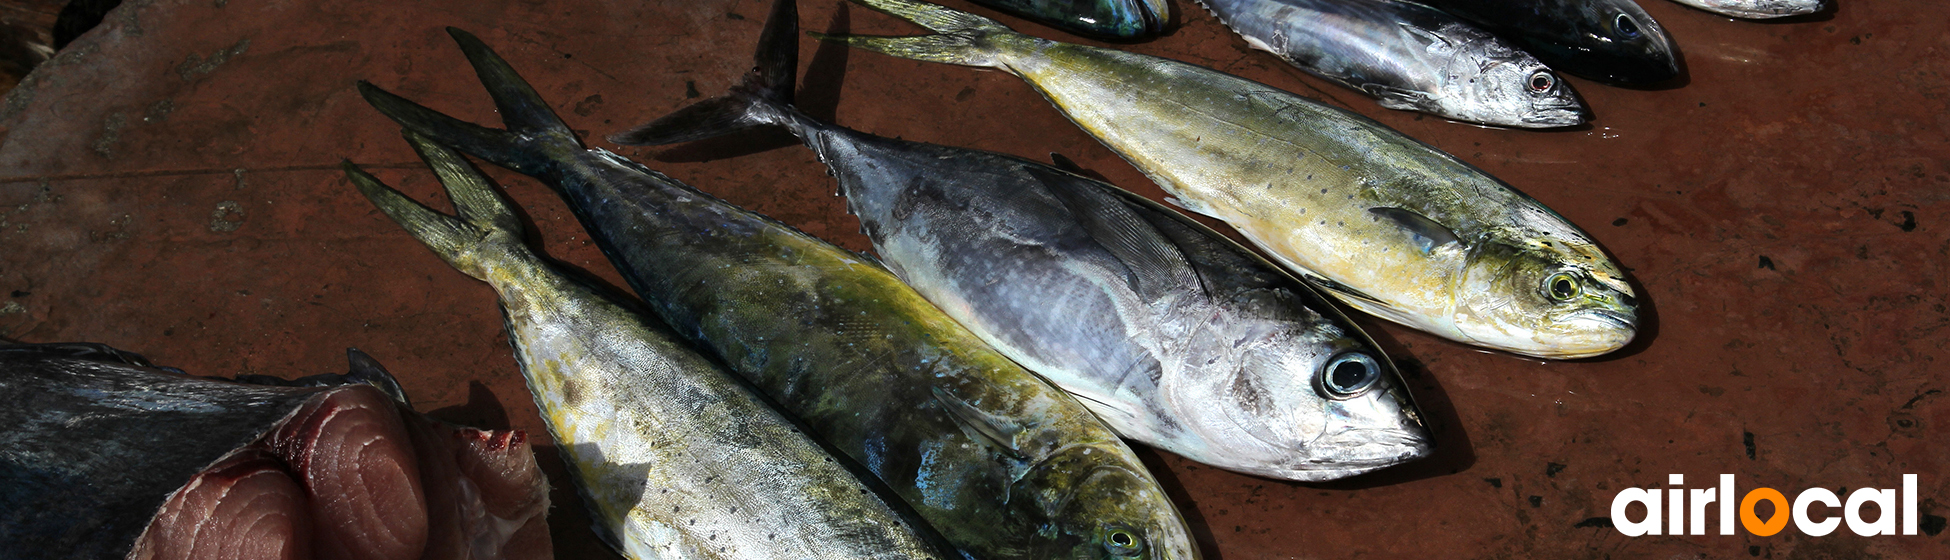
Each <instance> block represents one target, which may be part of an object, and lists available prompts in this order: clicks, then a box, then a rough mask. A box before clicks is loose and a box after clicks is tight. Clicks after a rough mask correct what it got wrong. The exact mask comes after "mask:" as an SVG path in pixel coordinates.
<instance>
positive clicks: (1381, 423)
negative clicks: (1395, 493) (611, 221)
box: [612, 21, 1431, 480]
mask: <svg viewBox="0 0 1950 560" xmlns="http://www.w3.org/2000/svg"><path fill="white" fill-rule="evenodd" d="M766 30H767V33H774V34H777V35H774V36H768V37H767V40H764V41H761V42H760V44H761V45H764V46H766V47H768V48H781V49H796V48H797V46H798V45H797V43H795V42H793V41H791V39H792V38H793V37H794V36H795V35H796V31H795V29H794V27H793V26H792V25H790V21H785V22H780V24H777V25H772V26H768V27H767V28H766ZM793 54H794V53H791V52H773V53H766V52H761V53H759V56H758V57H757V64H758V65H759V69H758V70H755V71H754V73H753V74H752V77H751V78H749V79H748V80H747V82H746V83H747V84H757V85H760V86H761V87H744V88H739V89H738V90H736V91H734V92H733V93H732V94H730V95H727V96H724V97H720V98H716V99H711V100H706V101H704V102H701V103H699V104H696V105H693V106H692V107H693V108H689V109H685V110H680V111H678V112H677V113H674V114H672V115H670V116H668V117H665V118H663V119H660V120H658V121H657V122H653V123H650V124H648V125H644V126H643V127H639V128H637V129H636V130H632V131H630V132H627V133H624V134H620V135H617V136H615V137H613V138H612V140H614V141H616V142H618V143H621V144H664V143H668V142H667V141H666V140H667V139H670V138H696V137H698V136H699V135H706V136H708V135H711V134H716V133H728V132H731V131H734V130H738V129H740V128H741V127H739V126H731V125H729V123H766V124H770V125H775V126H783V127H786V128H789V129H790V130H792V131H793V132H794V133H795V134H797V135H798V136H799V137H800V138H802V139H804V140H805V142H806V145H807V146H808V147H810V148H812V149H813V150H815V151H816V152H817V153H818V154H819V157H820V160H822V161H824V162H826V164H827V165H828V166H830V168H831V169H832V171H833V174H834V176H835V177H837V178H838V180H839V183H840V191H841V192H842V193H844V194H845V195H846V197H847V203H848V207H849V209H850V210H851V211H852V212H853V213H854V214H855V215H858V216H859V217H860V222H861V224H862V225H863V226H864V228H865V230H866V232H867V235H868V236H869V237H870V238H871V239H872V240H873V244H874V249H875V250H876V251H877V252H878V254H879V255H880V258H881V259H882V260H883V261H884V262H886V264H887V267H888V268H889V269H890V270H892V271H893V272H894V274H895V275H897V276H899V277H900V278H901V280H903V281H906V282H907V284H908V285H910V286H913V287H914V289H915V290H916V291H919V292H920V293H921V294H922V295H924V296H926V297H927V298H928V300H929V301H931V302H933V303H935V304H936V305H937V306H939V307H940V308H941V309H942V310H943V311H945V312H947V313H948V314H949V315H950V316H952V317H954V318H955V320H956V321H959V322H960V323H961V324H963V325H966V326H968V327H969V329H970V330H972V331H974V332H975V334H976V335H978V336H980V337H981V338H982V340H983V341H985V342H988V343H989V345H991V346H994V347H995V348H996V349H997V350H999V351H1001V352H1002V353H1004V354H1007V355H1008V356H1009V358H1011V359H1013V360H1015V361H1016V362H1017V363H1020V364H1023V365H1024V366H1025V367H1028V368H1029V369H1030V370H1031V371H1035V372H1036V373H1038V374H1040V375H1042V376H1043V377H1044V378H1046V379H1049V380H1051V381H1053V382H1055V383H1056V384H1057V385H1059V386H1061V387H1063V388H1064V389H1065V390H1067V391H1069V392H1070V393H1071V394H1073V395H1076V396H1077V397H1078V398H1079V399H1080V400H1081V401H1082V402H1083V404H1084V405H1085V406H1088V407H1089V408H1090V410H1091V411H1092V412H1095V413H1096V414H1097V417H1099V418H1102V419H1103V420H1104V421H1105V422H1106V423H1108V424H1110V426H1111V427H1112V428H1115V429H1116V430H1117V431H1118V433H1120V434H1122V435H1123V436H1125V437H1127V438H1131V439H1135V440H1138V441H1141V442H1144V443H1146V444H1149V445H1153V446H1156V447H1160V448H1163V449H1166V450H1169V451H1172V452H1175V453H1178V454H1180V455H1183V456H1185V457H1187V458H1190V459H1192V460H1195V461H1199V462H1203V463H1206V464H1210V465H1214V466H1218V467H1221V468H1226V469H1231V470H1235V471H1240V472H1247V473H1252V474H1257V475H1262V476H1269V477H1276V478H1282V479H1289V480H1329V479H1334V478H1340V477H1345V476H1350V475H1354V474H1359V473H1363V472H1368V471H1371V470H1374V469H1378V468H1382V467H1386V466H1389V465H1393V464H1397V463H1400V462H1403V461H1408V460H1412V459H1415V458H1419V457H1422V456H1425V455H1427V454H1428V453H1429V452H1430V450H1431V447H1430V442H1429V440H1428V435H1427V431H1426V429H1425V428H1424V426H1423V425H1422V423H1421V420H1420V418H1419V415H1418V414H1417V412H1416V410H1415V407H1414V404H1413V403H1412V402H1411V400H1410V399H1409V396H1408V393H1407V389H1406V388H1405V387H1404V386H1403V384H1402V381H1401V379H1400V377H1399V375H1398V374H1397V373H1396V372H1395V370H1394V368H1393V367H1392V364H1390V363H1389V362H1388V359H1387V357H1386V356H1384V355H1382V353H1381V352H1380V351H1378V350H1377V349H1375V347H1374V345H1373V344H1372V343H1371V342H1370V341H1368V340H1367V337H1366V335H1364V334H1363V333H1362V332H1361V331H1360V330H1359V329H1358V328H1356V327H1355V326H1354V325H1353V324H1352V323H1350V322H1348V321H1347V320H1346V318H1344V317H1341V316H1340V314H1339V313H1338V312H1337V311H1335V310H1334V308H1333V307H1332V306H1331V305H1330V304H1328V303H1327V302H1326V301H1325V300H1323V299H1321V298H1320V297H1319V296H1318V295H1316V294H1315V293H1314V292H1313V291H1312V290H1309V289H1307V288H1306V287H1305V286H1303V285H1301V284H1299V283H1298V282H1294V281H1292V280H1291V279H1290V277H1288V276H1286V275H1284V274H1282V273H1280V272H1279V271H1278V269H1276V268H1274V267H1273V266H1272V265H1271V264H1269V263H1266V262H1265V261H1263V260H1260V259H1258V258H1256V257H1255V256H1253V255H1252V253H1251V252H1250V251H1247V250H1245V249H1244V248H1241V247H1238V246H1237V245H1235V244H1233V243H1232V242H1231V241H1230V240H1228V239H1225V238H1224V237H1221V236H1219V235H1218V234H1216V233H1213V232H1212V231H1210V230H1208V229H1205V228H1204V227H1203V226H1200V225H1198V224H1197V223H1196V222H1192V221H1191V220H1189V219H1185V218H1184V217H1183V216H1181V215H1179V214H1177V213H1176V212H1173V211H1171V210H1169V209H1166V208H1164V207H1162V206H1159V205H1157V204H1156V203H1152V202H1150V201H1149V200H1145V199H1143V198H1141V197H1138V196H1136V195H1132V194H1130V193H1127V192H1124V191H1123V190H1121V189H1118V188H1117V187H1114V186H1111V185H1108V184H1105V183H1102V182H1099V181H1095V180H1091V179H1088V178H1084V177H1081V176H1078V175H1075V174H1072V173H1069V172H1066V171H1062V170H1059V169H1056V168H1053V167H1050V166H1047V165H1042V164H1039V163H1035V162H1031V161H1027V160H1023V159H1021V158H1016V157H1010V156H1005V155H1002V154H996V153H990V152H983V151H977V150H967V149H959V148H951V147H947V146H937V145H933V144H923V143H918V142H906V141H901V140H895V139H890V138H883V137H879V136H873V135H869V134H864V133H860V132H857V131H853V130H849V129H846V128H843V127H839V126H835V125H832V124H828V123H824V122H820V121H818V120H815V119H813V118H811V117H808V116H806V115H804V114H803V113H800V112H799V111H798V110H796V109H794V108H792V106H791V105H790V103H791V102H790V99H789V97H790V95H791V88H792V84H793V81H794V80H793V79H792V78H793V75H792V74H793V73H792V68H793V66H792V64H791V62H792V58H793ZM768 65H776V66H775V67H768ZM768 79H769V80H773V81H771V82H769V83H768V82H763V80H768Z"/></svg>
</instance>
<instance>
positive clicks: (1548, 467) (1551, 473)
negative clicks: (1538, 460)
mask: <svg viewBox="0 0 1950 560" xmlns="http://www.w3.org/2000/svg"><path fill="white" fill-rule="evenodd" d="M1561 472H1564V465H1560V464H1557V463H1544V476H1546V477H1550V478H1557V473H1561Z"/></svg>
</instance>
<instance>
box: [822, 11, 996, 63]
mask: <svg viewBox="0 0 1950 560" xmlns="http://www.w3.org/2000/svg"><path fill="white" fill-rule="evenodd" d="M853 1H854V2H857V3H859V4H860V5H862V6H866V7H868V8H872V9H874V10H876V11H880V12H883V13H886V14H887V15H891V16H894V17H897V18H901V19H904V20H907V21H910V22H913V23H915V24H918V25H920V26H921V27H926V28H928V30H930V31H933V32H935V33H939V35H920V36H914V37H868V36H862V35H827V34H824V33H812V36H813V37H815V38H818V39H820V40H823V41H835V42H840V43H846V44H847V45H849V46H852V47H855V48H859V49H864V50H869V51H873V52H877V53H881V54H885V55H888V56H897V57H901V58H911V59H914V60H925V61H928V62H941V63H946V64H959V65H962V66H981V67H991V68H994V67H999V66H1000V64H999V62H998V61H997V60H996V56H995V55H996V48H995V46H994V42H993V41H992V40H991V39H992V38H993V37H996V36H1009V35H1018V34H1017V33H1016V32H1015V31H1013V30H1010V29H1009V28H1008V27H1007V26H1004V25H1002V24H1001V23H999V22H997V21H995V20H992V19H989V18H985V17H982V16H978V15H975V14H971V13H968V12H963V11H959V10H954V9H950V8H946V7H942V6H937V5H934V4H929V3H926V2H918V1H915V0H853Z"/></svg>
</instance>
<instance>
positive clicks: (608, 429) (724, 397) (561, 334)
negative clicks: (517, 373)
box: [344, 131, 953, 560]
mask: <svg viewBox="0 0 1950 560" xmlns="http://www.w3.org/2000/svg"><path fill="white" fill-rule="evenodd" d="M406 137H407V141H408V142H409V143H411V144H412V145H413V148H414V150H415V151H416V152H418V153H419V155H420V158H421V159H422V160H424V161H425V162H426V163H427V165H428V166H429V167H432V168H433V171H434V173H435V175H437V176H438V177H439V179H440V183H441V184H442V185H444V186H445V187H446V190H447V194H448V197H449V198H450V199H452V200H453V202H454V207H455V213H456V215H454V216H449V215H444V214H440V213H437V212H434V211H433V210H430V209H428V208H426V207H425V206H421V205H420V204H419V203H418V202H415V201H413V200H412V199H410V198H407V197H406V195H404V194H401V193H400V192H399V191H396V190H393V189H392V188H391V187H388V186H386V185H385V184H384V183H382V182H380V181H379V179H378V178H376V177H374V176H372V175H371V174H368V173H366V172H365V171H364V170H363V169H360V168H359V167H358V166H356V165H353V164H351V163H350V162H348V163H346V164H345V166H344V168H345V173H346V176H347V178H349V179H350V180H351V181H352V183H353V185H354V186H356V187H357V188H358V189H359V192H360V193H362V194H364V195H365V196H366V198H367V199H369V200H371V201H372V203H373V205H374V206H377V207H378V208H379V209H380V211H382V212H384V213H385V214H386V215H387V216H388V217H390V218H392V220H393V221H395V222H397V223H399V225H400V226H401V227H403V228H405V229H406V230H407V232H408V233H410V234H412V236H413V237H414V238H415V239H418V240H419V241H420V242H422V243H423V244H425V245H426V246H427V248H428V249H430V250H432V251H433V252H434V254H436V255H438V256H439V257H440V258H441V260H444V261H446V262H447V263H448V264H449V265H452V266H453V267H454V268H455V269H456V270H459V271H460V272H462V273H464V274H467V275H468V276H471V277H473V278H475V279H478V280H481V281H483V282H486V283H488V284H489V285H490V286H492V287H493V288H494V290H495V292H496V293H497V294H499V296H500V298H499V299H500V305H501V310H502V314H503V317H504V318H505V326H506V328H507V330H508V337H509V340H510V341H511V344H512V345H513V346H514V350H515V357H516V361H517V362H518V363H520V365H521V371H522V377H523V378H524V379H525V380H526V381H527V383H528V389H529V392H530V393H532V394H533V395H534V397H535V405H536V406H537V407H538V408H539V409H540V411H541V416H542V419H543V421H544V423H545V424H547V426H548V430H549V433H550V434H551V435H553V436H554V437H555V441H556V447H557V448H558V449H560V450H561V451H562V455H563V460H564V462H565V463H567V464H568V466H569V470H570V471H571V472H572V473H573V476H574V479H575V482H576V487H577V489H578V491H579V492H580V494H581V496H582V498H583V503H584V505H585V506H587V507H588V508H589V510H590V514H591V517H592V518H593V519H594V520H595V529H596V533H597V535H598V536H600V537H601V538H602V539H603V540H604V542H606V543H607V544H609V545H610V546H611V547H613V548H615V549H616V550H617V551H618V552H619V553H621V554H623V555H624V556H626V557H629V558H633V559H639V560H647V559H666V558H688V559H713V558H715V559H732V558H738V559H765V558H775V559H801V558H858V559H885V560H895V559H920V560H938V559H947V558H953V556H952V553H946V554H944V553H943V552H942V549H941V548H940V543H939V537H936V536H931V535H930V534H929V533H928V529H927V527H926V525H925V524H924V523H920V522H918V521H917V520H914V519H910V518H909V516H908V515H907V514H905V513H904V512H903V510H902V509H901V504H900V503H899V499H898V498H891V499H889V497H884V496H883V495H882V494H881V493H880V492H878V491H876V489H875V488H874V487H873V486H872V485H871V484H870V483H869V482H867V481H863V480H861V479H860V478H859V477H858V476H857V475H856V474H855V473H854V469H853V468H851V467H850V466H849V465H847V464H844V463H841V462H839V461H838V460H836V458H835V457H834V456H833V455H832V454H831V453H828V452H827V449H826V448H825V447H823V446H822V445H820V443H819V442H817V441H815V440H813V439H812V437H811V436H809V435H807V434H806V433H805V431H804V430H802V429H801V428H800V427H799V425H798V424H797V423H795V422H794V421H793V420H792V419H791V418H789V417H787V416H786V415H784V414H783V413H781V412H780V411H779V410H778V409H776V408H774V407H773V406H772V405H771V404H770V403H769V402H767V401H766V400H765V399H764V397H762V396H760V395H759V394H758V393H757V392H756V391H754V390H753V389H752V387H751V386H750V385H749V384H747V383H745V382H744V381H743V380H740V379H739V378H737V377H736V376H733V375H731V374H730V373H729V372H726V371H725V370H724V368H723V367H721V366H720V365H718V364H717V363H714V362H713V361H711V360H710V359H708V358H706V357H704V356H703V355H701V354H699V353H697V352H696V351H695V350H693V349H691V348H690V347H689V346H688V345H686V344H684V343H683V342H681V341H679V340H678V339H677V338H676V337H675V336H674V335H673V334H672V333H671V332H670V331H669V330H668V329H667V328H666V327H664V326H663V325H662V324H660V323H657V322H655V321H654V320H653V319H650V318H649V317H646V316H645V315H642V314H640V313H638V312H636V311H635V310H634V309H633V306H632V305H631V304H629V303H628V302H627V301H626V300H621V299H620V298H617V297H614V296H611V295H609V294H607V293H606V292H602V291H599V290H597V289H596V288H594V287H591V286H590V285H588V284H586V283H583V282H581V281H579V280H576V279H574V278H572V277H570V276H567V275H565V274H564V273H562V272H561V271H560V270H557V269H556V268H555V267H554V266H553V265H551V264H549V263H548V262H547V261H544V260H543V259H542V257H541V256H539V255H537V254H536V253H535V252H534V251H532V250H530V249H529V248H528V247H527V245H525V244H524V242H523V233H522V227H521V219H520V218H519V217H517V216H516V214H515V211H514V208H513V207H512V206H511V205H510V204H509V203H508V202H507V201H505V200H503V199H502V198H501V197H500V195H499V194H498V193H496V192H495V190H494V188H493V187H492V186H490V185H488V183H487V179H486V178H485V177H484V176H482V175H481V174H480V172H479V171H477V170H475V169H474V168H473V167H472V166H471V165H470V164H468V163H467V161H466V160H465V159H464V158H462V157H461V156H460V154H458V153H455V152H453V151H451V150H449V149H447V148H446V147H443V146H440V145H437V144H435V143H433V142H432V141H430V140H428V139H426V138H424V137H420V136H418V135H416V134H413V133H412V132H410V131H408V132H407V133H406Z"/></svg>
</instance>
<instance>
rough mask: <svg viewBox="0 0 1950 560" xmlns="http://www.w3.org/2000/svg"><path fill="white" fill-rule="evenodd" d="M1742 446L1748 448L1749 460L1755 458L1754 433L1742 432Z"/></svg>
mask: <svg viewBox="0 0 1950 560" xmlns="http://www.w3.org/2000/svg"><path fill="white" fill-rule="evenodd" d="M1740 444H1741V445H1745V446H1747V459H1749V460H1751V459H1753V458H1754V433H1753V432H1745V431H1743V432H1740Z"/></svg>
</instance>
